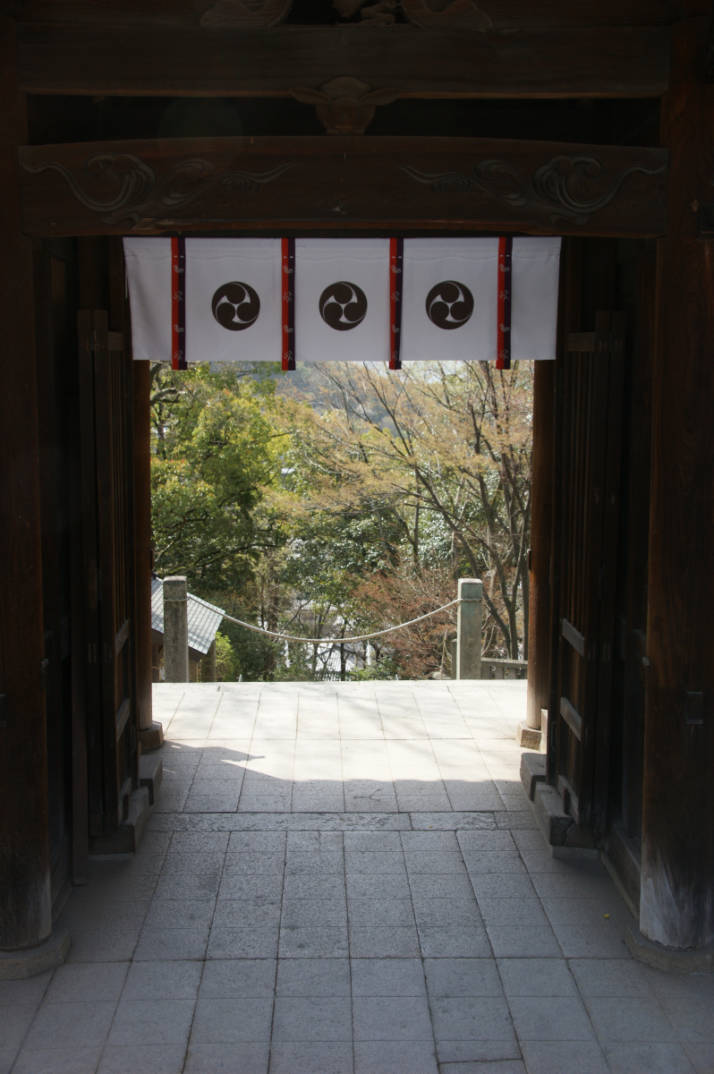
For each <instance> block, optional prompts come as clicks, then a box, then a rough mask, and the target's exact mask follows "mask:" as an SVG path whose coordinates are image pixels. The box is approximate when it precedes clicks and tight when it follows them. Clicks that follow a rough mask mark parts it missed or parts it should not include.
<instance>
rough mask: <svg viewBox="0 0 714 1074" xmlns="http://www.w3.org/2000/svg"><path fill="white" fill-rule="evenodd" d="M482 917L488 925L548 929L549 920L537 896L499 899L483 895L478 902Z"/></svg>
mask: <svg viewBox="0 0 714 1074" xmlns="http://www.w3.org/2000/svg"><path fill="white" fill-rule="evenodd" d="M478 908H479V910H480V911H481V916H482V917H483V919H484V921H485V922H486V923H487V924H488V925H527V926H528V927H529V928H542V927H544V926H545V927H546V928H548V918H547V917H546V916H545V912H544V910H543V907H542V905H541V902H540V899H537V898H536V897H535V896H532V897H531V898H522V899H508V898H505V899H497V898H494V897H492V896H491V897H487V896H485V895H482V896H481V898H480V899H479V900H478Z"/></svg>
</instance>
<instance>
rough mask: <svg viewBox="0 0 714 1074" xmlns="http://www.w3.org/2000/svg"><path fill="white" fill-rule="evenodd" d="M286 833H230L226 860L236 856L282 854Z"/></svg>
mask: <svg viewBox="0 0 714 1074" xmlns="http://www.w3.org/2000/svg"><path fill="white" fill-rule="evenodd" d="M286 844H287V832H230V834H229V839H228V848H227V850H226V858H227V859H228V860H230V859H232V858H234V857H236V856H237V855H238V854H247V853H253V854H284V853H285V847H286Z"/></svg>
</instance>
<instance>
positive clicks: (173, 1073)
mask: <svg viewBox="0 0 714 1074" xmlns="http://www.w3.org/2000/svg"><path fill="white" fill-rule="evenodd" d="M185 1053H186V1047H185V1045H184V1044H128V1045H117V1044H108V1045H107V1046H106V1048H105V1049H104V1052H103V1053H102V1059H101V1062H100V1064H99V1066H98V1068H97V1074H139V1072H141V1074H181V1072H182V1070H183V1064H184V1058H185Z"/></svg>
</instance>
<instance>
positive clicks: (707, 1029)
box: [657, 986, 714, 1042]
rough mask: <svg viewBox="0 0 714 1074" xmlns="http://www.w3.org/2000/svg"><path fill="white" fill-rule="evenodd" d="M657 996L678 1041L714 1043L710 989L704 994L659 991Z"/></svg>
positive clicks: (713, 1016) (712, 1004) (713, 1003)
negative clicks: (675, 1032)
mask: <svg viewBox="0 0 714 1074" xmlns="http://www.w3.org/2000/svg"><path fill="white" fill-rule="evenodd" d="M700 987H701V986H700ZM657 996H658V999H659V1002H660V1004H661V1005H662V1007H663V1009H664V1011H665V1013H666V1014H667V1017H668V1018H669V1020H670V1022H671V1023H672V1025H673V1026H674V1028H675V1030H676V1031H677V1039H678V1040H682V1041H687V1040H692V1041H697V1040H707V1041H712V1042H714V999H713V998H712V995H711V993H710V991H709V990H708V989H707V990H706V991H704V992H703V994H702V992H698V993H697V992H694V991H693V992H692V993H691V994H687V993H686V992H680V991H679V990H675V989H672V990H671V991H670V990H660V989H658V990H657Z"/></svg>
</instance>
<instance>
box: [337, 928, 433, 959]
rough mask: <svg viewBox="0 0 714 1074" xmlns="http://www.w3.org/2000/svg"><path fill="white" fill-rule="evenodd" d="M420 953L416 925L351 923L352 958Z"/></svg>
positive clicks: (390, 956) (413, 955) (391, 956)
mask: <svg viewBox="0 0 714 1074" xmlns="http://www.w3.org/2000/svg"><path fill="white" fill-rule="evenodd" d="M418 954H419V940H418V937H417V930H416V927H415V926H414V925H350V955H351V956H352V958H380V957H384V958H412V957H415V956H416V955H418Z"/></svg>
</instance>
